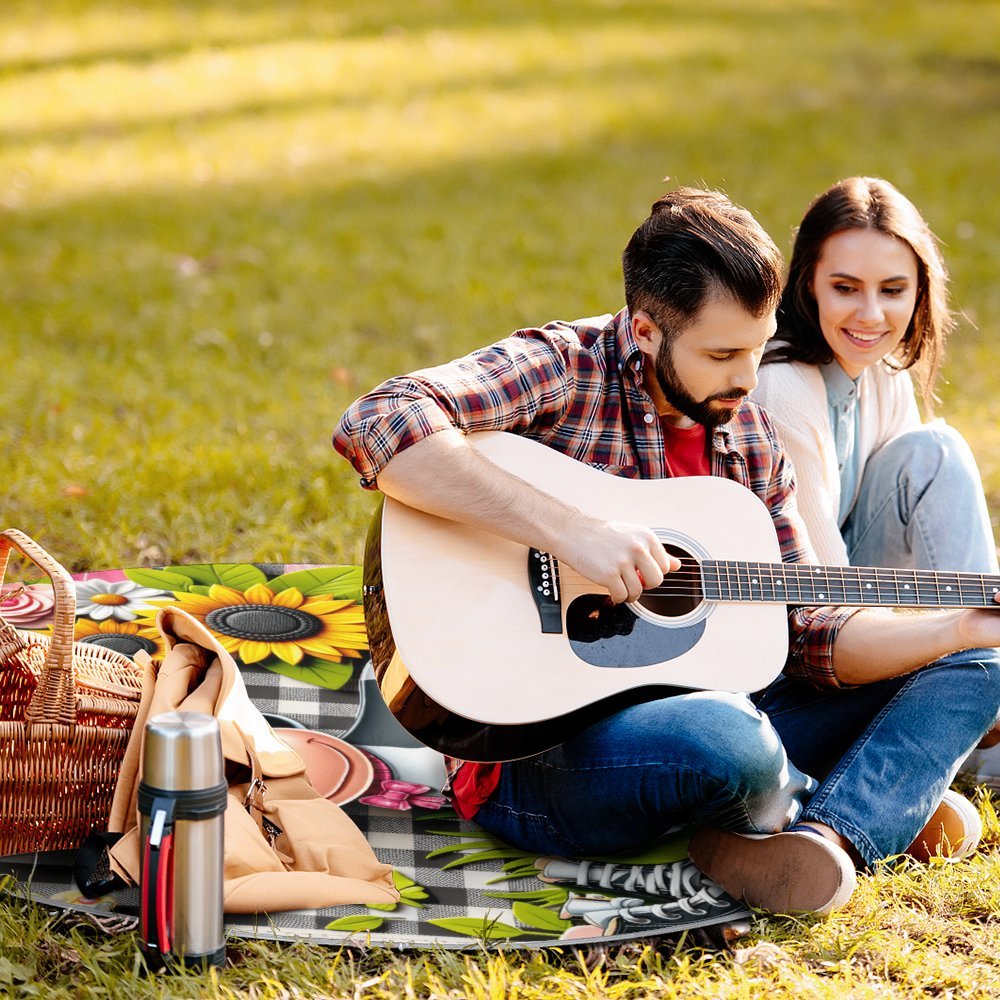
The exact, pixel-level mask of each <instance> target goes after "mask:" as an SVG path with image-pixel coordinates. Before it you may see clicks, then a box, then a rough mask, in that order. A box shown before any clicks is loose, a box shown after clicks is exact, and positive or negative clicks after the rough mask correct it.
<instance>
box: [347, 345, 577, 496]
mask: <svg viewBox="0 0 1000 1000" xmlns="http://www.w3.org/2000/svg"><path fill="white" fill-rule="evenodd" d="M572 349H573V343H572V341H571V340H568V339H567V338H566V337H565V336H559V335H555V334H552V335H550V334H549V333H547V331H546V330H523V331H518V333H516V334H514V335H512V336H510V337H508V338H506V339H505V340H502V341H500V342H499V343H497V344H493V345H492V346H490V347H487V348H484V349H483V350H481V351H476V352H475V353H473V354H470V355H468V356H467V357H464V358H459V359H458V360H457V361H452V362H449V363H448V364H445V365H439V366H437V367H435V368H425V369H423V370H421V371H417V372H414V373H412V374H410V375H401V376H398V377H396V378H391V379H389V380H388V381H386V382H383V383H382V384H381V385H379V386H376V387H375V388H374V389H373V390H372V391H371V392H369V393H366V394H365V395H364V396H362V397H361V398H360V399H357V400H355V402H354V403H352V404H351V405H350V407H348V409H347V411H346V412H345V413H344V415H343V416H342V417H341V419H340V421H339V423H338V424H337V427H336V429H335V431H334V434H333V446H334V448H335V449H336V450H337V451H338V452H339V453H340V454H341V455H343V456H344V458H346V459H347V460H348V461H349V462H350V463H351V465H352V466H353V467H354V469H355V470H356V471H357V473H358V474H359V476H360V477H361V485H362V486H364V487H365V488H366V489H375V488H376V484H377V480H378V474H379V472H381V470H382V469H383V468H384V467H385V466H386V465H387V464H388V462H389V460H390V459H391V458H392V457H393V456H394V455H396V454H398V453H399V452H401V451H404V450H405V449H406V448H408V447H410V446H411V445H413V444H415V443H416V442H418V441H421V440H422V439H424V438H426V437H429V436H430V435H431V434H435V433H437V432H438V431H441V430H445V429H447V428H458V429H459V430H461V431H464V432H466V433H471V432H473V431H487V430H503V431H524V430H526V429H527V428H529V427H532V426H537V425H546V424H551V423H552V422H554V421H555V420H556V419H558V416H559V415H560V414H561V413H562V412H563V411H564V410H565V408H566V401H567V398H568V395H569V393H570V392H571V386H570V382H571V380H570V379H569V378H568V377H567V371H568V367H569V366H568V365H567V358H566V352H567V351H571V350H572Z"/></svg>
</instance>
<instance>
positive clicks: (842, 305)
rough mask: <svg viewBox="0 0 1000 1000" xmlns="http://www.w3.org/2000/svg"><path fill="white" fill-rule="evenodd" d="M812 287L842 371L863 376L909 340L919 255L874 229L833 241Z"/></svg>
mask: <svg viewBox="0 0 1000 1000" xmlns="http://www.w3.org/2000/svg"><path fill="white" fill-rule="evenodd" d="M810 289H811V291H812V293H813V295H814V296H815V298H816V305H817V306H818V307H819V325H820V329H821V330H822V331H823V337H824V339H825V340H826V342H827V344H829V345H830V349H831V350H832V351H833V354H834V357H835V358H836V359H837V361H838V362H840V367H841V368H843V369H844V371H845V372H846V373H847V375H849V376H850V377H851V378H857V377H858V376H859V375H860V374H861V373H862V372H863V371H864V370H865V369H866V368H867V367H868V366H869V365H873V364H875V362H876V361H879V360H881V359H882V358H884V357H885V356H886V355H887V354H891V353H892V352H893V351H894V350H895V349H896V348H897V347H898V346H899V342H900V341H901V340H902V339H903V337H904V336H905V334H906V331H907V329H908V328H909V325H910V319H911V318H912V316H913V309H914V307H915V306H916V303H917V257H916V254H914V252H913V251H912V250H911V249H910V247H909V245H908V244H906V243H904V242H903V241H902V240H897V239H895V238H893V237H892V236H887V235H886V234H885V233H880V232H878V231H877V230H874V229H844V230H842V231H841V232H839V233H834V234H833V235H832V236H829V237H827V239H826V242H825V243H824V244H823V249H822V251H821V252H820V256H819V260H818V261H817V263H816V270H815V272H814V273H813V279H812V282H811V284H810Z"/></svg>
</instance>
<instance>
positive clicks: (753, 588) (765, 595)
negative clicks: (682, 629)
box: [667, 559, 1000, 608]
mask: <svg viewBox="0 0 1000 1000" xmlns="http://www.w3.org/2000/svg"><path fill="white" fill-rule="evenodd" d="M667 579H669V574H668V577H667ZM701 584H702V590H703V593H704V595H705V597H706V599H708V600H712V601H760V602H763V603H768V604H802V605H821V604H843V605H848V606H851V607H867V606H878V607H896V608H902V607H921V608H996V607H998V605H997V604H996V602H995V600H994V598H995V596H996V594H997V593H998V592H1000V576H987V575H984V574H981V573H946V572H940V571H937V570H912V569H883V568H877V567H871V566H863V567H856V566H812V565H809V564H807V563H755V562H736V561H726V560H711V559H709V560H705V561H704V562H702V563H701Z"/></svg>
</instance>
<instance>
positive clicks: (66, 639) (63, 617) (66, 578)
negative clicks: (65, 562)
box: [0, 528, 76, 726]
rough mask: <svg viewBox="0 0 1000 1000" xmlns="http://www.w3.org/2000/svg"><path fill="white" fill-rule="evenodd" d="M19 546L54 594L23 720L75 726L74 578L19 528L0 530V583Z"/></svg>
mask: <svg viewBox="0 0 1000 1000" xmlns="http://www.w3.org/2000/svg"><path fill="white" fill-rule="evenodd" d="M11 549H16V550H17V551H18V552H20V553H21V555H23V556H24V557H25V558H27V559H29V560H31V562H33V563H34V564H35V565H36V566H37V567H38V568H39V569H41V570H44V571H45V573H46V574H47V575H48V577H49V579H50V580H51V581H52V589H53V592H54V594H55V602H56V603H55V619H54V624H53V627H52V638H51V640H50V642H49V645H48V649H47V650H46V653H45V662H44V664H43V665H42V671H41V676H40V677H39V679H38V686H37V687H36V688H35V693H34V694H33V695H32V696H31V702H30V704H29V705H28V708H27V711H26V712H25V715H24V721H25V722H26V723H28V724H29V725H31V724H33V723H42V724H44V723H57V724H61V725H66V726H75V725H76V684H75V678H74V676H73V628H74V623H75V620H76V589H75V588H74V585H73V578H72V577H71V576H70V575H69V573H68V572H67V571H66V570H65V569H64V568H63V567H62V566H60V565H59V563H57V562H56V561H55V559H53V558H52V556H50V555H49V554H48V552H46V551H45V549H43V548H42V547H41V545H39V544H38V543H37V542H35V541H33V540H32V539H31V538H29V537H28V536H27V535H26V534H25V533H24V532H23V531H19V530H18V529H17V528H8V529H7V530H6V531H2V532H0V583H2V582H3V579H4V577H5V576H6V574H7V562H8V560H9V559H10V550H11Z"/></svg>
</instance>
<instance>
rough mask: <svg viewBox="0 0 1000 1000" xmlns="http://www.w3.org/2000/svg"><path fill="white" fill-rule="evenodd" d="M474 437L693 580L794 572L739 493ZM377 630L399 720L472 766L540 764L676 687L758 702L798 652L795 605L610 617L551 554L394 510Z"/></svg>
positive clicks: (373, 593)
mask: <svg viewBox="0 0 1000 1000" xmlns="http://www.w3.org/2000/svg"><path fill="white" fill-rule="evenodd" d="M469 440H470V442H471V443H472V445H473V446H474V447H475V448H476V449H477V450H479V451H480V452H482V453H483V454H484V455H485V456H486V457H487V458H489V459H490V460H491V461H492V462H494V463H495V464H497V465H499V466H501V467H503V468H504V469H507V470H508V471H510V472H513V473H514V474H516V475H518V476H520V477H521V478H522V479H525V480H526V481H528V482H530V483H532V484H533V485H535V486H537V487H538V488H539V489H541V490H543V491H545V492H546V493H549V494H551V495H553V496H555V497H557V498H559V499H562V500H564V501H566V502H567V503H569V504H571V505H573V506H575V507H577V508H579V509H580V510H582V511H584V512H585V513H587V514H590V515H593V516H595V517H598V518H602V519H604V520H609V521H632V522H636V523H641V524H645V525H647V526H649V527H650V528H652V529H653V530H654V531H655V532H656V533H657V535H658V536H659V537H660V539H661V541H663V542H664V544H665V545H667V546H668V548H669V549H670V550H671V551H672V552H674V553H675V554H677V555H679V556H680V557H681V558H682V560H684V563H685V566H690V567H695V566H696V564H697V563H700V562H701V561H702V560H703V559H727V560H749V561H756V562H761V563H776V562H780V559H781V554H780V550H779V547H778V541H777V537H776V534H775V531H774V527H773V523H772V521H771V516H770V514H769V513H768V511H767V508H766V507H765V506H764V504H763V503H762V502H761V501H760V500H759V499H758V498H757V497H756V496H755V495H754V494H753V493H751V492H750V491H749V490H746V489H744V488H743V487H742V486H740V485H738V484H736V483H733V482H730V481H729V480H724V479H720V478H717V477H690V478H682V479H663V480H630V479H623V478H619V477H616V476H612V475H609V474H607V473H604V472H601V471H598V470H596V469H593V468H590V467H589V466H586V465H584V464H583V463H580V462H577V461H575V460H573V459H571V458H567V457H566V456H564V455H562V454H560V453H558V452H556V451H554V450H553V449H550V448H547V447H545V446H544V445H541V444H538V443H536V442H533V441H530V440H528V439H526V438H523V437H518V436H516V435H511V434H504V433H494V432H490V433H481V434H475V435H472V436H470V438H469ZM546 573H548V575H546ZM670 576H671V575H670V574H668V576H667V578H666V580H665V584H666V583H668V582H669V581H670ZM546 589H547V590H548V594H549V596H548V597H543V596H541V595H542V591H543V590H546ZM365 619H366V624H367V626H368V632H369V639H370V641H371V646H372V657H373V663H374V667H375V672H376V676H377V677H378V678H379V683H380V689H381V690H382V694H383V697H385V699H386V701H387V703H388V704H389V707H390V708H391V709H392V711H393V713H394V714H395V715H396V717H397V719H399V721H400V722H401V723H402V724H403V725H404V726H405V727H406V728H407V729H409V730H410V732H411V733H412V734H413V735H414V736H416V737H417V739H419V740H421V741H422V742H424V743H426V744H428V745H429V746H432V747H434V748H435V749H438V750H440V751H441V752H443V753H446V754H449V755H451V756H457V757H461V758H463V759H466V760H506V759H513V758H516V757H523V756H529V755H531V754H534V753H538V752H540V751H541V750H544V749H547V748H548V747H550V746H553V745H555V744H557V743H559V742H562V741H564V740H565V739H567V738H568V737H569V736H571V735H572V734H573V733H575V732H578V731H579V730H580V729H581V728H583V727H584V726H586V725H588V724H590V723H591V722H593V721H596V720H597V719H599V718H602V717H603V716H606V715H607V714H609V713H610V712H613V711H616V710H618V709H620V708H622V707H624V706H626V705H628V704H634V703H636V702H640V701H645V700H649V699H651V698H655V697H660V696H663V695H664V694H669V693H671V692H675V691H676V689H678V688H680V689H702V690H706V689H707V690H726V691H754V690H758V689H760V688H762V687H764V686H765V685H766V684H768V683H769V682H770V681H771V680H773V679H774V677H776V676H777V675H778V673H779V672H780V671H781V668H782V666H783V664H784V661H785V658H786V655H787V648H788V624H787V608H786V606H785V605H784V604H763V605H761V604H756V605H755V604H749V603H739V602H733V603H728V602H727V603H722V602H712V601H705V600H702V599H701V598H700V597H699V596H698V595H695V596H694V597H691V596H690V595H688V596H684V597H677V598H673V597H670V596H666V597H663V596H660V597H657V598H651V599H649V600H647V599H646V598H645V597H644V598H642V599H640V601H639V602H637V603H636V604H635V605H619V606H612V605H611V604H610V601H609V600H608V597H607V594H606V592H604V591H602V589H601V588H599V587H597V586H596V585H594V584H592V583H591V582H590V581H588V580H586V579H584V578H583V577H581V576H580V575H579V574H577V573H575V572H574V571H573V570H572V569H570V567H568V566H566V565H561V566H558V567H553V566H552V565H551V561H548V562H547V555H546V554H544V553H536V552H535V551H534V550H531V549H528V548H527V547H525V546H523V545H519V544H516V543H514V542H509V541H507V540H505V539H502V538H500V537H498V536H496V535H493V534H490V533H485V532H481V531H477V530H475V529H472V528H470V527H467V526H465V525H462V524H458V523H456V522H453V521H448V520H445V519H442V518H438V517H434V516H432V515H428V514H424V513H422V512H420V511H417V510H414V509H412V508H410V507H407V506H405V505H403V504H400V503H398V502H396V501H394V500H392V499H391V498H388V497H387V498H385V501H384V504H383V506H382V508H381V511H380V512H378V513H377V514H376V517H375V519H374V521H373V523H372V528H371V531H370V533H369V540H368V546H367V550H366V554H365Z"/></svg>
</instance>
